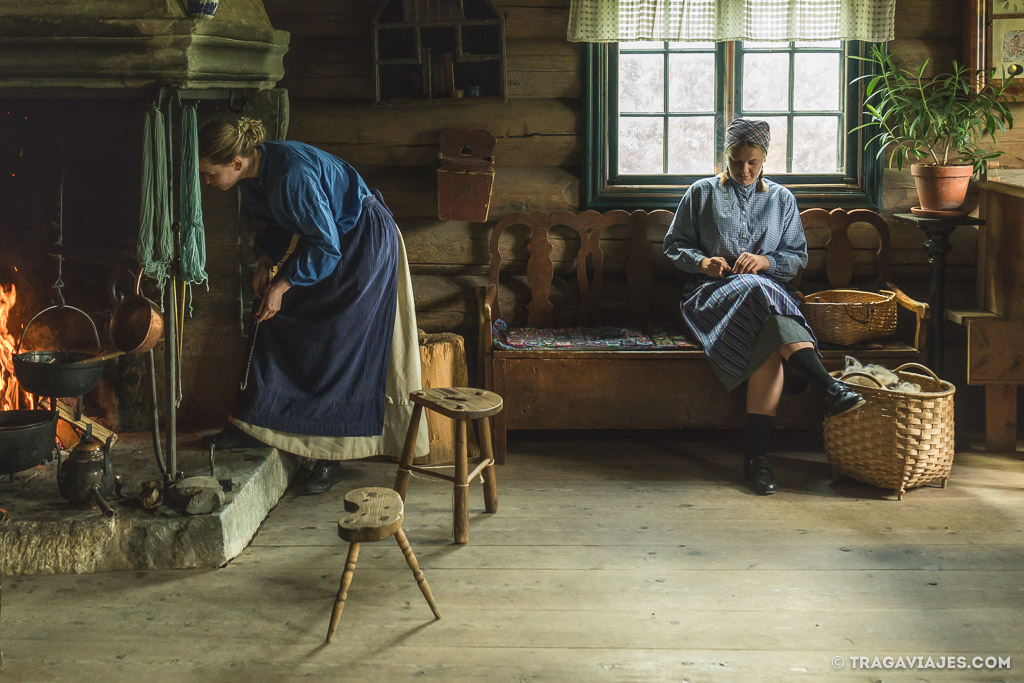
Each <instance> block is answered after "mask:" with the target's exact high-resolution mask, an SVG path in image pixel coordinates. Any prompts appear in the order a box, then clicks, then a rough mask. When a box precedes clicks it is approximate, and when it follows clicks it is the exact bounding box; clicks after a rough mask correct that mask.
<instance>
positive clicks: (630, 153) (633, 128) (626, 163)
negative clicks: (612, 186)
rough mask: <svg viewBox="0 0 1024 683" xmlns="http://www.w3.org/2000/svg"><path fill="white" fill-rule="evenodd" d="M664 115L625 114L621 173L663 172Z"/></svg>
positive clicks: (622, 121) (620, 127)
mask: <svg viewBox="0 0 1024 683" xmlns="http://www.w3.org/2000/svg"><path fill="white" fill-rule="evenodd" d="M663 126H664V119H660V118H654V117H651V118H647V117H643V118H638V117H622V118H620V119H619V169H618V170H619V173H624V174H627V175H637V174H648V173H664V172H665V166H664V161H663V159H662V156H663V151H664V149H665V131H664V128H663Z"/></svg>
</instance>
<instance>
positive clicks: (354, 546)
mask: <svg viewBox="0 0 1024 683" xmlns="http://www.w3.org/2000/svg"><path fill="white" fill-rule="evenodd" d="M345 510H347V511H348V512H350V513H352V514H350V515H348V516H346V517H342V518H341V519H340V520H338V536H339V537H341V539H342V540H344V541H348V542H349V546H348V558H346V560H345V571H344V572H343V573H342V575H341V587H340V588H339V589H338V595H337V597H336V598H335V599H334V609H333V610H332V611H331V624H330V626H329V627H328V629H327V642H328V643H329V642H331V641H332V640H334V633H335V631H337V630H338V623H339V622H340V621H341V612H342V610H344V609H345V600H347V599H348V588H349V586H350V585H351V584H352V575H353V574H354V573H355V571H356V560H357V559H359V544H360V543H372V542H374V541H383V540H384V539H386V538H390V537H391V536H394V537H395V540H397V541H398V547H399V548H401V549H402V553H403V554H404V555H405V561H406V562H408V563H409V568H410V569H412V574H413V577H414V578H415V579H416V583H417V584H419V587H420V592H422V593H423V597H424V598H426V599H427V604H428V605H430V609H431V611H433V613H434V618H435V619H440V618H441V615H440V614H439V613H438V611H437V603H436V602H434V596H433V595H432V594H431V593H430V586H429V585H427V580H426V578H424V576H423V572H422V571H420V565H419V563H418V562H417V561H416V556H415V555H413V553H412V548H411V547H410V546H409V539H408V538H406V535H405V532H404V531H403V530H402V520H403V519H404V518H405V505H404V503H402V498H401V496H399V495H398V493H397V492H396V491H394V490H392V489H386V488H381V487H375V486H374V487H367V488H361V489H353V490H351V491H349V492H348V493H346V494H345Z"/></svg>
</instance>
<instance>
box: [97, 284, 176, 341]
mask: <svg viewBox="0 0 1024 683" xmlns="http://www.w3.org/2000/svg"><path fill="white" fill-rule="evenodd" d="M141 287H142V269H141V268H140V269H139V275H138V277H136V278H135V293H134V294H127V295H125V297H124V298H123V299H121V303H119V304H118V305H117V308H116V309H114V314H113V315H112V316H110V341H112V342H113V343H114V348H116V349H117V350H118V351H121V352H124V353H145V352H146V351H149V350H150V349H152V348H153V347H154V346H156V344H157V342H159V341H160V340H161V339H162V338H163V336H164V316H163V314H162V313H160V307H159V306H157V305H156V304H155V303H153V302H152V301H150V300H149V299H147V298H146V297H144V296H143V295H142V291H141Z"/></svg>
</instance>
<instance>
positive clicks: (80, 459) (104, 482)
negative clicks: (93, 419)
mask: <svg viewBox="0 0 1024 683" xmlns="http://www.w3.org/2000/svg"><path fill="white" fill-rule="evenodd" d="M113 443H114V436H113V434H111V435H110V437H109V438H108V439H107V441H106V443H104V442H102V441H100V440H99V439H97V438H96V437H94V436H93V435H92V425H88V426H87V427H86V431H85V436H84V437H82V440H81V441H79V442H78V444H77V445H76V446H75V447H74V449H72V451H71V454H70V455H68V457H67V459H66V460H63V461H61V460H60V458H59V457H58V459H57V487H58V489H59V490H60V495H62V496H63V497H64V498H66V499H67V501H68V502H69V503H71V505H72V506H74V507H77V508H79V509H83V510H91V509H92V508H95V507H99V508H100V510H102V511H103V514H104V515H106V516H107V517H113V516H114V510H113V508H111V507H110V505H109V504H108V503H107V501H106V499H107V498H109V497H110V496H111V494H112V493H115V492H116V493H117V494H118V495H120V492H121V491H120V490H121V477H119V476H117V475H115V474H114V467H113V465H112V464H111V462H110V447H111V446H112V445H113Z"/></svg>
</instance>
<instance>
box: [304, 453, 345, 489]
mask: <svg viewBox="0 0 1024 683" xmlns="http://www.w3.org/2000/svg"><path fill="white" fill-rule="evenodd" d="M339 481H341V463H340V462H338V461H336V460H317V461H316V464H315V465H313V471H312V472H310V473H309V479H307V480H306V484H305V485H304V486H303V487H302V495H304V496H315V495H317V494H320V493H327V492H328V491H330V490H331V488H333V487H334V485H335V484H337V483H338V482H339Z"/></svg>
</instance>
